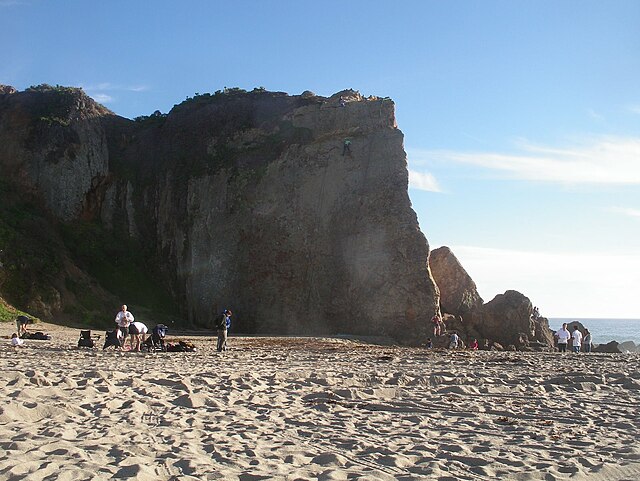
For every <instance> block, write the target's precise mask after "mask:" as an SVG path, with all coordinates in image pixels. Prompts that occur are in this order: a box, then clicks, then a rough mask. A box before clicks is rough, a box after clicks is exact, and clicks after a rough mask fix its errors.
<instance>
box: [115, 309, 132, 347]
mask: <svg viewBox="0 0 640 481" xmlns="http://www.w3.org/2000/svg"><path fill="white" fill-rule="evenodd" d="M133 321H134V317H133V314H131V313H130V312H129V311H127V305H126V304H123V305H122V308H120V312H118V314H117V315H116V324H117V325H118V329H120V332H121V333H122V347H124V344H125V342H127V334H129V324H131V323H132V322H133Z"/></svg>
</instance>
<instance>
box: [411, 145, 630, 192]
mask: <svg viewBox="0 0 640 481" xmlns="http://www.w3.org/2000/svg"><path fill="white" fill-rule="evenodd" d="M516 149H517V152H516V153H514V154H505V153H500V152H457V151H448V150H433V151H421V152H419V154H418V155H417V157H419V158H420V159H422V162H424V161H427V162H430V163H433V162H442V161H444V162H456V163H461V164H467V165H474V166H478V167H482V168H485V169H490V170H494V171H499V172H502V173H503V174H504V176H505V177H506V178H510V179H516V180H529V181H539V182H560V183H566V184H640V161H639V159H640V138H633V137H630V138H625V137H600V138H598V139H596V140H593V141H591V142H590V143H583V144H580V145H575V146H570V147H549V146H542V145H534V144H530V143H527V142H525V141H520V142H519V143H518V144H517V145H516Z"/></svg>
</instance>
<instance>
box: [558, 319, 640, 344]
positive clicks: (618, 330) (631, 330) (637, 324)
mask: <svg viewBox="0 0 640 481" xmlns="http://www.w3.org/2000/svg"><path fill="white" fill-rule="evenodd" d="M574 321H578V322H580V323H582V325H583V326H584V327H586V328H587V329H589V332H591V336H592V337H593V343H594V344H606V343H607V342H610V341H618V342H624V341H633V342H634V343H635V344H636V346H637V345H638V344H640V319H584V318H570V317H566V318H558V317H556V318H550V319H549V327H550V328H551V329H553V331H554V332H555V331H557V330H558V329H560V328H561V327H562V323H563V322H566V323H570V322H574Z"/></svg>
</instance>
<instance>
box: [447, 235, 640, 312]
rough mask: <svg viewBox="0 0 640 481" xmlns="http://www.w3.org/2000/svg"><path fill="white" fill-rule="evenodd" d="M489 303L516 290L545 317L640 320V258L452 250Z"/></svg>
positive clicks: (492, 250)
mask: <svg viewBox="0 0 640 481" xmlns="http://www.w3.org/2000/svg"><path fill="white" fill-rule="evenodd" d="M451 250H452V251H453V253H454V254H455V255H456V257H457V258H458V259H459V260H460V262H461V264H462V265H463V266H464V268H465V269H466V270H467V272H468V273H469V275H470V276H471V277H472V279H473V280H474V281H475V282H476V284H477V286H478V291H479V292H480V295H481V296H482V297H483V299H484V300H485V302H488V301H490V300H491V299H493V298H494V297H495V296H496V295H497V294H502V293H504V292H505V291H506V290H509V289H515V290H517V291H519V292H521V293H522V294H524V295H525V296H527V297H528V298H529V299H531V302H532V303H533V304H534V305H537V306H539V308H540V311H541V313H542V315H543V316H545V317H584V318H638V317H640V296H638V295H637V292H636V289H637V286H638V285H640V254H636V255H612V254H604V253H589V252H583V253H580V252H571V253H565V252H531V251H515V250H506V249H490V248H484V247H474V246H451Z"/></svg>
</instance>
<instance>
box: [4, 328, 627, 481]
mask: <svg viewBox="0 0 640 481" xmlns="http://www.w3.org/2000/svg"><path fill="white" fill-rule="evenodd" d="M12 327H14V326H12V325H8V324H5V325H1V326H0V329H1V331H0V335H2V336H8V335H9V334H10V333H11V332H12ZM39 329H42V330H48V331H49V332H50V333H51V334H52V335H53V339H52V340H51V341H27V344H26V346H25V347H24V348H22V349H13V348H11V347H10V345H9V341H8V339H3V342H2V346H1V347H0V363H1V364H0V365H1V366H2V369H0V381H1V385H2V389H3V396H2V400H1V401H0V478H1V479H7V480H18V479H28V480H54V479H56V480H64V479H69V480H85V479H86V480H89V479H125V478H133V479H139V480H177V479H187V480H188V479H198V480H203V479H204V480H210V479H224V480H242V481H252V480H262V479H281V480H305V479H318V480H412V479H416V480H417V479H436V480H441V481H449V480H451V481H453V480H478V479H507V480H555V479H558V480H560V479H572V480H579V479H589V480H598V479H602V480H637V479H640V446H639V445H638V438H639V437H640V416H638V413H639V412H640V410H639V408H640V369H639V364H640V362H639V360H640V358H639V357H638V356H637V355H604V354H592V355H578V356H575V355H572V354H566V355H560V354H548V353H489V352H476V353H470V352H455V353H452V352H437V351H433V352H431V351H425V350H422V349H413V348H400V347H389V346H374V345H369V344H366V343H362V342H358V341H354V340H345V339H308V338H258V337H234V338H231V339H230V346H231V349H230V350H229V351H228V352H226V353H217V352H215V350H214V343H213V341H212V340H211V338H210V337H209V338H207V337H190V338H185V337H182V338H183V339H188V340H190V341H191V342H193V343H194V344H196V346H197V347H198V351H197V352H195V353H154V354H140V353H130V352H115V351H112V350H109V351H105V352H103V351H101V350H78V349H76V348H75V347H74V346H75V345H76V342H77V336H78V332H79V331H77V330H73V329H67V328H61V327H57V326H51V325H45V326H39ZM100 347H101V346H100Z"/></svg>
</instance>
